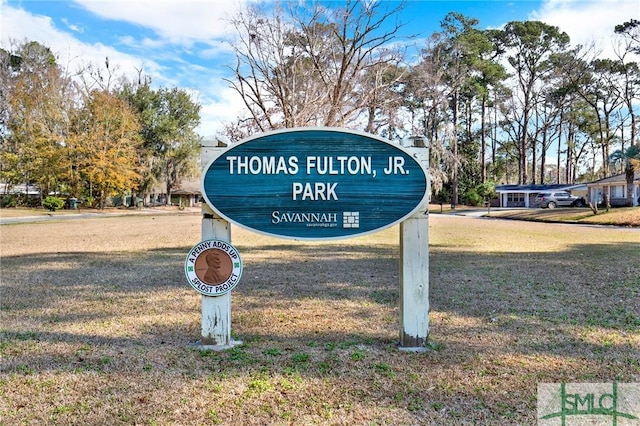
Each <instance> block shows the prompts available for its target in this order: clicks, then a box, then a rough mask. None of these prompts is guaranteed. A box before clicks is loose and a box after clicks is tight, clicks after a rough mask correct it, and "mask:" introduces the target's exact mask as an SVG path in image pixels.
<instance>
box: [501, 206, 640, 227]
mask: <svg viewBox="0 0 640 426" xmlns="http://www.w3.org/2000/svg"><path fill="white" fill-rule="evenodd" d="M491 216H492V217H500V218H503V219H519V220H530V221H539V222H569V223H583V224H592V225H614V226H629V227H640V207H616V208H611V209H610V210H609V211H608V212H607V211H605V210H604V209H602V210H599V211H598V214H597V215H594V214H593V212H592V211H591V209H589V208H556V209H525V210H509V211H502V212H501V211H492V212H491Z"/></svg>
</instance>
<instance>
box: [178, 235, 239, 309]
mask: <svg viewBox="0 0 640 426" xmlns="http://www.w3.org/2000/svg"><path fill="white" fill-rule="evenodd" d="M184 272H185V275H186V277H187V281H188V282H189V284H190V285H191V287H193V288H194V289H196V290H197V291H198V292H200V293H202V294H203V295H205V296H220V295H222V294H225V293H227V292H229V291H231V290H232V289H233V288H234V287H235V286H236V285H237V284H238V281H239V280H240V276H241V275H242V259H241V258H240V253H239V252H238V250H237V249H236V248H235V247H234V246H232V245H231V244H229V243H228V242H226V241H220V240H205V241H201V242H200V243H198V244H196V245H195V246H193V248H192V249H191V250H190V251H189V254H187V258H186V259H185V262H184Z"/></svg>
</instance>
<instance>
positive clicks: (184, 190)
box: [171, 179, 201, 195]
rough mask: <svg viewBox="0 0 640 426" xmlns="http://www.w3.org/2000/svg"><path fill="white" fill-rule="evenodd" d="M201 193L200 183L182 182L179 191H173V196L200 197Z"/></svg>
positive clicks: (193, 181)
mask: <svg viewBox="0 0 640 426" xmlns="http://www.w3.org/2000/svg"><path fill="white" fill-rule="evenodd" d="M200 193H201V191H200V181H199V180H197V181H196V180H192V179H189V180H184V181H182V182H181V183H180V186H179V187H178V188H177V189H174V190H173V191H171V194H173V195H194V194H195V195H200Z"/></svg>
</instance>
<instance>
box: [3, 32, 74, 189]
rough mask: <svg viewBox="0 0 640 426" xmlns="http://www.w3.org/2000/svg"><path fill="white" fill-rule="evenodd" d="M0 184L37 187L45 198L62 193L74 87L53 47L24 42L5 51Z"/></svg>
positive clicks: (66, 165)
mask: <svg viewBox="0 0 640 426" xmlns="http://www.w3.org/2000/svg"><path fill="white" fill-rule="evenodd" d="M1 59H2V63H1V66H2V76H3V84H2V108H3V111H2V129H3V131H2V145H1V151H0V162H1V164H2V167H1V170H2V176H1V177H2V179H3V180H4V181H5V182H7V183H9V184H17V183H33V184H35V185H36V186H37V187H38V188H39V189H40V193H41V197H45V196H46V195H47V194H49V193H50V192H54V191H59V190H60V189H61V187H62V186H63V176H64V174H65V172H66V170H67V169H68V164H67V163H66V162H65V159H66V157H65V155H64V147H65V136H66V134H67V131H68V115H67V112H68V110H69V99H73V93H70V92H71V88H72V86H71V85H70V84H69V83H68V80H67V79H65V77H64V75H63V73H62V70H61V69H60V67H59V66H58V65H57V63H56V58H55V56H54V54H53V53H52V52H51V50H50V49H49V48H47V47H46V46H43V45H42V44H40V43H37V42H24V43H22V44H19V45H18V46H16V47H15V49H14V50H12V51H11V52H8V51H3V52H2V58H1Z"/></svg>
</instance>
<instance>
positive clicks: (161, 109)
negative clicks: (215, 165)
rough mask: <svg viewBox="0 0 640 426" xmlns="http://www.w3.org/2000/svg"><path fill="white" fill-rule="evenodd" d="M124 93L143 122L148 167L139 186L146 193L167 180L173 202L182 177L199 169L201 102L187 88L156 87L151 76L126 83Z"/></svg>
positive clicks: (142, 152)
mask: <svg viewBox="0 0 640 426" xmlns="http://www.w3.org/2000/svg"><path fill="white" fill-rule="evenodd" d="M122 96H123V98H124V99H126V100H127V102H128V103H129V104H130V105H131V107H132V108H133V110H134V111H135V112H136V114H137V116H138V120H139V122H140V125H141V127H140V137H141V140H142V145H141V146H140V147H139V149H138V151H137V159H138V161H139V162H140V163H141V164H143V165H145V167H142V168H141V169H140V171H139V173H138V175H139V180H138V182H137V185H136V187H138V188H139V190H140V191H141V192H142V193H143V194H144V193H145V192H146V191H147V190H149V189H150V187H151V186H152V185H153V183H154V182H164V184H165V188H166V193H167V203H169V202H170V200H171V192H172V190H174V189H175V188H176V187H177V186H178V185H179V184H180V182H181V180H182V179H183V178H186V177H190V176H193V175H195V173H196V172H197V171H198V167H197V159H198V154H199V152H200V137H199V136H198V135H197V134H196V131H195V129H196V127H197V126H198V125H199V124H200V105H199V104H198V103H196V102H194V101H193V100H192V99H191V96H190V95H189V94H188V93H187V92H186V91H185V90H182V89H178V88H172V89H166V88H160V89H152V88H151V80H150V79H144V80H143V81H141V82H140V83H139V84H137V85H127V86H125V87H124V89H123V91H122Z"/></svg>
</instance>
